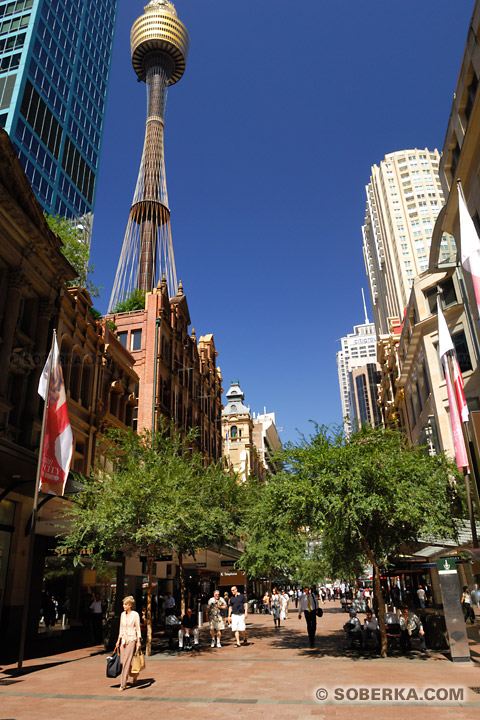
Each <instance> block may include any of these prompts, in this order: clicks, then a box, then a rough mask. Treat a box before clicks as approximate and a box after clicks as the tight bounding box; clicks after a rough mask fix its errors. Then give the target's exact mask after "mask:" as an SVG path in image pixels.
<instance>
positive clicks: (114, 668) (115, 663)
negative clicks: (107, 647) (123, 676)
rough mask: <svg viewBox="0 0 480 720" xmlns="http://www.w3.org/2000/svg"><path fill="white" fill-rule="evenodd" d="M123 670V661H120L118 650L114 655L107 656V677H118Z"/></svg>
mask: <svg viewBox="0 0 480 720" xmlns="http://www.w3.org/2000/svg"><path fill="white" fill-rule="evenodd" d="M121 672H122V663H121V662H120V655H119V653H118V651H117V650H115V652H114V653H113V655H109V657H107V677H108V678H116V677H118V676H119V675H120V673H121Z"/></svg>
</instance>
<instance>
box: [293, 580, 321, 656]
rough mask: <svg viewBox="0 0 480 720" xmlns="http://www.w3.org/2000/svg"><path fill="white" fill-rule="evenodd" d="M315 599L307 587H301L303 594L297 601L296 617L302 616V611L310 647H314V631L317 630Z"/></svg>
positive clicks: (316, 604)
mask: <svg viewBox="0 0 480 720" xmlns="http://www.w3.org/2000/svg"><path fill="white" fill-rule="evenodd" d="M317 607H318V603H317V599H316V597H315V595H314V594H313V593H311V592H310V588H309V587H304V588H303V594H302V596H301V598H300V600H299V603H298V619H299V620H300V619H301V617H302V612H303V614H304V615H305V620H306V622H307V632H308V639H309V641H310V647H311V648H313V647H315V633H316V631H317Z"/></svg>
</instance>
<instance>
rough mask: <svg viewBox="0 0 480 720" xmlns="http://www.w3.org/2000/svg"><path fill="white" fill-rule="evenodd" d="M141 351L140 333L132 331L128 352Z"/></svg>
mask: <svg viewBox="0 0 480 720" xmlns="http://www.w3.org/2000/svg"><path fill="white" fill-rule="evenodd" d="M141 349H142V331H141V330H132V335H131V340H130V350H132V351H133V350H141Z"/></svg>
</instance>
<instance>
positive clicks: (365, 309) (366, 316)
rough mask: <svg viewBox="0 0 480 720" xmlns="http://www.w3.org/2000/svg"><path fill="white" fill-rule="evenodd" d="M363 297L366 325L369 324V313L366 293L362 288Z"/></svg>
mask: <svg viewBox="0 0 480 720" xmlns="http://www.w3.org/2000/svg"><path fill="white" fill-rule="evenodd" d="M362 298H363V310H364V312H365V325H368V324H369V320H368V315H367V305H366V303H365V293H364V292H363V288H362Z"/></svg>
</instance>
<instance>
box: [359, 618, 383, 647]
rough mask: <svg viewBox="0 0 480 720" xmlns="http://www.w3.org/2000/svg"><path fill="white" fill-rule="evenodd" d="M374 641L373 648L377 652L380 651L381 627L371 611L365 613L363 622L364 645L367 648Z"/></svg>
mask: <svg viewBox="0 0 480 720" xmlns="http://www.w3.org/2000/svg"><path fill="white" fill-rule="evenodd" d="M370 639H371V640H372V642H373V647H374V649H375V650H379V649H380V626H379V624H378V620H377V618H376V617H375V615H372V611H371V610H367V612H366V613H365V620H364V622H363V645H364V647H367V643H368V641H369V640H370Z"/></svg>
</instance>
